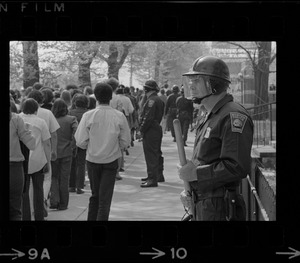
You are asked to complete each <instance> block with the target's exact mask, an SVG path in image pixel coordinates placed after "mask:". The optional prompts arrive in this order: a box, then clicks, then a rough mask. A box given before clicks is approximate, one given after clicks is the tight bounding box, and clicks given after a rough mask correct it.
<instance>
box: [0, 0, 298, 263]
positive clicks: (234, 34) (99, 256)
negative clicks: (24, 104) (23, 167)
mask: <svg viewBox="0 0 300 263" xmlns="http://www.w3.org/2000/svg"><path fill="white" fill-rule="evenodd" d="M24 3H25V5H24ZM61 3H63V5H61ZM22 4H23V11H22ZM0 11H1V13H0V37H1V42H2V41H4V40H5V41H7V40H8V41H9V40H24V39H25V40H27V39H34V40H35V39H37V40H94V39H101V40H102V39H103V40H164V41H176V40H191V41H192V40H209V41H214V40H232V39H234V40H250V41H251V40H256V39H259V40H272V41H277V40H278V41H279V44H280V45H279V51H280V50H284V52H285V54H284V55H286V54H287V53H286V52H287V49H288V47H289V41H293V43H294V41H295V45H297V42H296V39H297V34H298V33H297V32H299V15H298V13H299V3H298V2H292V3H286V4H281V3H274V2H273V3H250V4H236V5H235V4H229V5H228V4H226V3H213V4H207V3H202V4H201V3H196V2H191V3H189V4H187V5H186V4H183V3H176V2H175V3H168V2H164V3H150V2H146V3H119V2H112V3H107V2H106V3H97V2H86V3H83V2H57V3H56V5H55V3H54V4H53V3H52V4H51V3H48V2H47V3H46V2H45V3H38V5H37V3H35V2H23V3H22V2H12V3H10V2H0ZM2 43H3V42H2ZM2 43H1V54H3V52H7V51H8V49H7V48H8V47H7V45H2ZM7 54H8V53H7ZM7 54H5V56H6V57H7V56H8V55H7ZM284 55H280V52H279V56H278V58H279V59H278V67H279V68H280V67H282V66H281V63H280V62H282V61H283V56H284ZM297 58H299V52H298V53H297V52H295V54H293V58H289V59H288V58H287V59H284V60H287V62H290V61H294V64H292V65H295V61H297ZM298 61H299V60H298ZM2 65H6V64H5V63H3V61H2V62H1V68H3V67H2ZM281 69H282V68H281ZM283 70H286V69H283ZM296 70H297V67H292V66H291V67H290V68H289V73H290V74H291V75H294V76H297V72H296ZM279 81H280V82H281V83H283V82H284V81H283V80H282V79H279ZM279 93H280V91H279ZM296 94H299V95H300V93H299V89H298V91H297V90H295V95H296ZM281 95H282V93H281ZM284 158H287V157H285V156H283V159H284ZM4 160H6V159H5V158H4ZM283 163H285V162H284V161H283ZM278 168H280V164H278ZM291 169H292V168H291ZM291 169H290V171H289V173H293V171H295V170H293V171H292V170H291ZM295 172H296V171H295ZM295 174H296V173H295ZM283 180H284V181H285V180H286V179H282V178H281V179H280V178H279V180H278V188H277V190H279V191H278V192H279V193H280V197H281V198H283V199H282V200H280V198H279V200H278V203H279V209H278V222H269V223H267V224H248V223H247V224H234V225H228V224H227V225H224V224H221V223H220V224H208V223H206V222H204V223H201V224H197V225H195V224H191V223H185V224H182V223H180V222H174V223H173V222H151V223H150V222H134V223H132V222H121V223H119V222H109V224H93V223H87V222H80V223H78V222H51V223H50V222H46V223H43V224H41V223H39V222H22V223H20V224H18V223H14V222H10V223H1V226H0V247H1V251H0V262H7V259H8V258H9V261H10V260H12V259H13V258H14V257H16V256H18V255H22V254H20V252H22V253H23V254H24V255H22V257H19V258H18V261H22V260H24V261H28V260H31V259H32V260H36V261H39V260H41V259H42V260H43V259H44V260H45V261H47V259H48V258H50V260H51V261H52V262H61V261H62V260H65V261H68V262H75V261H77V262H96V261H100V260H102V261H108V260H110V261H118V260H122V261H123V262H125V261H139V262H140V261H141V260H142V261H148V260H149V261H152V259H153V257H155V256H156V255H155V254H153V253H155V252H157V251H156V250H153V248H154V249H157V250H159V251H163V252H164V253H165V255H163V256H161V257H160V259H162V260H164V262H166V261H174V260H176V259H178V260H187V261H191V262H195V261H199V262H216V261H217V260H226V261H227V260H231V261H234V262H235V261H239V262H240V261H242V262H250V261H252V262H253V261H254V260H258V259H259V260H268V262H269V261H272V260H275V261H279V260H278V259H280V260H281V259H282V260H283V261H284V262H285V261H287V260H288V259H289V258H290V257H293V255H296V254H295V253H294V254H291V253H292V252H293V251H292V250H289V249H288V248H294V249H297V247H293V244H297V240H298V241H299V232H300V231H299V227H298V228H297V226H296V223H297V220H295V218H293V217H292V216H293V215H294V214H293V213H292V212H291V208H286V206H285V205H286V204H287V203H288V204H295V203H297V200H298V199H299V197H298V198H295V199H294V197H295V194H293V191H292V188H293V187H295V186H296V185H297V184H294V185H295V186H292V185H291V187H290V190H291V192H288V191H286V189H285V188H283V187H282V183H285V182H283ZM7 181H8V180H5V179H2V181H1V182H3V183H5V185H6V183H7ZM295 193H296V192H295ZM2 196H4V195H2ZM2 203H3V202H2ZM295 207H296V206H295ZM6 208H8V206H6ZM3 211H8V210H7V209H4V210H3ZM1 213H2V211H1ZM12 248H13V249H15V250H17V251H19V252H16V251H11V249H12ZM45 249H46V250H45ZM298 249H299V247H298ZM141 253H146V254H141ZM147 253H148V254H147ZM151 253H152V254H151ZM157 253H159V252H157ZM3 254H15V255H12V256H11V257H10V256H7V257H6V256H2V255H3ZM155 259H157V258H155Z"/></svg>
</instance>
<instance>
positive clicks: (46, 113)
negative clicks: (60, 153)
mask: <svg viewBox="0 0 300 263" xmlns="http://www.w3.org/2000/svg"><path fill="white" fill-rule="evenodd" d="M28 98H33V99H34V100H36V102H37V103H38V105H39V108H38V111H37V116H38V117H40V118H42V119H43V120H45V122H46V124H47V126H48V129H49V132H50V135H51V160H52V161H55V160H56V157H57V154H56V148H57V133H56V131H57V130H58V129H59V128H60V127H59V124H58V122H57V120H56V118H55V117H54V115H53V113H52V111H50V110H47V109H44V108H41V105H42V104H43V100H44V98H43V94H42V93H41V92H40V91H38V90H33V91H31V92H30V93H29V94H28ZM51 176H52V171H51V165H50V168H49V172H47V173H45V178H44V184H43V188H44V200H45V203H46V201H47V200H48V195H49V191H50V187H51Z"/></svg>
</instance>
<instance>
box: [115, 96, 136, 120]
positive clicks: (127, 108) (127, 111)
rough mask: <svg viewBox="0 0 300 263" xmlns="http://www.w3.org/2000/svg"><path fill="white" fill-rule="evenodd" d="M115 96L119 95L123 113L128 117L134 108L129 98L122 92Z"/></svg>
mask: <svg viewBox="0 0 300 263" xmlns="http://www.w3.org/2000/svg"><path fill="white" fill-rule="evenodd" d="M117 96H119V98H120V100H121V102H122V105H123V110H124V112H125V115H126V116H127V117H128V116H129V114H130V113H132V112H133V110H134V108H133V106H132V103H131V100H130V99H129V98H128V97H126V96H125V95H123V94H118V95H117Z"/></svg>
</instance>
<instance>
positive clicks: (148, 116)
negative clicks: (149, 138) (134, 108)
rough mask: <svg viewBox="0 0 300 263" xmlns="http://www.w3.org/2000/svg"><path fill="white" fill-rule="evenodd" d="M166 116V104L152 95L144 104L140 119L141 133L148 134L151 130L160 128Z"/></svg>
mask: <svg viewBox="0 0 300 263" xmlns="http://www.w3.org/2000/svg"><path fill="white" fill-rule="evenodd" d="M163 114H164V102H163V101H162V100H161V99H160V98H159V97H158V96H157V93H156V92H154V93H152V94H151V95H150V96H149V98H148V99H147V101H146V102H145V104H144V107H143V109H142V113H141V117H140V132H141V133H146V132H147V131H148V130H149V129H150V128H157V127H159V126H160V122H161V120H162V117H163Z"/></svg>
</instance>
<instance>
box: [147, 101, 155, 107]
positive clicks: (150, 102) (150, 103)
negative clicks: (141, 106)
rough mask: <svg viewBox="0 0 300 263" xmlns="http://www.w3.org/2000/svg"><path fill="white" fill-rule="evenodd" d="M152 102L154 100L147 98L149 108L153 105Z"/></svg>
mask: <svg viewBox="0 0 300 263" xmlns="http://www.w3.org/2000/svg"><path fill="white" fill-rule="evenodd" d="M154 102H155V101H154V100H149V102H148V107H149V108H151V107H152V106H153V104H154Z"/></svg>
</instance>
